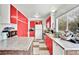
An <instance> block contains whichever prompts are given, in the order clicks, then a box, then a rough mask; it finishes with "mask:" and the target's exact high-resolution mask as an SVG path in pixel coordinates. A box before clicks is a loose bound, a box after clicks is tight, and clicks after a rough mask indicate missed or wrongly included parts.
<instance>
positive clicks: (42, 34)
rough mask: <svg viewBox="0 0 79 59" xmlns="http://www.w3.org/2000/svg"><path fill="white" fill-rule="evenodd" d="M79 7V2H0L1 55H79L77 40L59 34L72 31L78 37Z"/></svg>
mask: <svg viewBox="0 0 79 59" xmlns="http://www.w3.org/2000/svg"><path fill="white" fill-rule="evenodd" d="M64 6H65V7H64ZM78 10H79V5H77V4H71V5H70V4H0V55H79V44H78V43H77V44H76V43H72V42H69V41H67V40H63V39H62V38H61V37H60V35H64V34H65V32H64V31H65V30H67V31H68V30H70V31H72V32H73V33H74V34H77V37H76V38H77V39H78V38H79V37H78V35H79V34H78V31H79V29H78V27H79V23H78V22H79V21H78V20H79V19H78V16H79V12H78ZM74 19H77V21H76V22H77V23H76V22H75V21H74ZM71 21H73V23H72V22H71ZM74 23H76V25H75V24H74ZM72 24H73V26H72ZM76 28H77V29H76ZM63 37H64V36H63Z"/></svg>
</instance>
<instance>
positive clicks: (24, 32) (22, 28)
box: [17, 11, 28, 37]
mask: <svg viewBox="0 0 79 59" xmlns="http://www.w3.org/2000/svg"><path fill="white" fill-rule="evenodd" d="M17 22H18V24H17V29H18V36H19V37H27V36H28V18H27V17H25V16H24V15H23V14H22V13H21V12H20V11H18V20H17Z"/></svg>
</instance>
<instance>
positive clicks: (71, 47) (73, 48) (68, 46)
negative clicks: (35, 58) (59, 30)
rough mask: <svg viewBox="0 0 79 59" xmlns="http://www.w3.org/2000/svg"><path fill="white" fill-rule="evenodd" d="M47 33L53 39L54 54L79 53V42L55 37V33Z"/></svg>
mask: <svg viewBox="0 0 79 59" xmlns="http://www.w3.org/2000/svg"><path fill="white" fill-rule="evenodd" d="M46 35H47V36H48V37H49V38H51V40H52V53H53V55H79V44H75V43H71V42H68V41H65V40H61V39H60V38H54V37H53V34H49V33H46Z"/></svg>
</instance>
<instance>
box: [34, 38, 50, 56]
mask: <svg viewBox="0 0 79 59" xmlns="http://www.w3.org/2000/svg"><path fill="white" fill-rule="evenodd" d="M33 55H49V51H48V49H47V47H46V45H45V42H44V40H39V39H37V40H34V42H33Z"/></svg>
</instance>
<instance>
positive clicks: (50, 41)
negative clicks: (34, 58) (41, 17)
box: [45, 35, 53, 55]
mask: <svg viewBox="0 0 79 59" xmlns="http://www.w3.org/2000/svg"><path fill="white" fill-rule="evenodd" d="M45 43H46V46H47V48H48V50H49V53H50V54H51V55H52V54H53V50H52V48H53V46H52V40H51V38H49V37H48V36H47V35H46V36H45Z"/></svg>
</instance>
